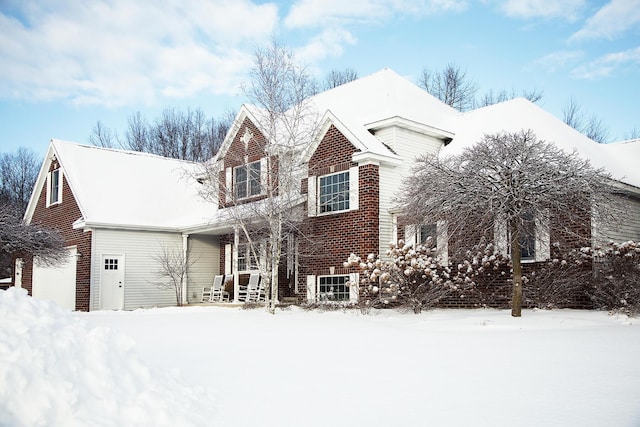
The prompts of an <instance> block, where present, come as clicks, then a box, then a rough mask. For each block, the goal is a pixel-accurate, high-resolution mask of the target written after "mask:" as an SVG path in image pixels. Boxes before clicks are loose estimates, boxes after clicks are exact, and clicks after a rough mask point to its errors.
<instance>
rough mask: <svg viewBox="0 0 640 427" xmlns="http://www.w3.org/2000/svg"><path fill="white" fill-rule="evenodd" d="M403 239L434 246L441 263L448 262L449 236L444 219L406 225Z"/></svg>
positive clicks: (408, 241)
mask: <svg viewBox="0 0 640 427" xmlns="http://www.w3.org/2000/svg"><path fill="white" fill-rule="evenodd" d="M429 238H431V239H429ZM404 241H405V242H406V243H409V244H413V245H425V246H428V247H430V248H436V250H437V254H438V255H439V256H440V259H441V261H442V263H443V264H444V265H447V264H448V262H449V236H448V231H447V223H446V221H442V220H441V221H437V223H436V224H421V225H413V224H411V225H407V226H406V227H405V231H404ZM427 243H428V245H427Z"/></svg>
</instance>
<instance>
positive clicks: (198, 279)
mask: <svg viewBox="0 0 640 427" xmlns="http://www.w3.org/2000/svg"><path fill="white" fill-rule="evenodd" d="M189 259H190V261H192V262H193V264H192V267H191V268H190V270H189V272H188V275H189V280H188V285H187V302H189V303H194V302H200V300H201V298H202V288H203V287H209V286H211V283H213V276H215V275H216V274H220V241H219V239H218V237H217V236H206V235H191V236H189Z"/></svg>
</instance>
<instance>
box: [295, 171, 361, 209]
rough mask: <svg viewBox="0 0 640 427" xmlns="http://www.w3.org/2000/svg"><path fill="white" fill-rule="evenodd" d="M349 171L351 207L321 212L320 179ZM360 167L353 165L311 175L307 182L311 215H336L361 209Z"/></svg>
mask: <svg viewBox="0 0 640 427" xmlns="http://www.w3.org/2000/svg"><path fill="white" fill-rule="evenodd" d="M345 172H347V173H348V174H349V208H348V209H342V210H339V211H330V212H322V213H321V212H320V179H321V178H326V177H328V176H332V175H338V174H341V173H345ZM358 181H359V167H358V166H353V167H351V168H349V169H345V170H341V171H336V172H332V173H328V174H324V175H317V176H316V175H311V176H309V178H308V182H307V186H308V188H307V205H308V215H309V216H326V215H335V214H339V213H343V212H350V211H355V210H358V209H359V207H360V206H359V202H360V201H359V199H360V197H359V193H360V189H359V185H358Z"/></svg>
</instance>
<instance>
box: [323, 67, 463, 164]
mask: <svg viewBox="0 0 640 427" xmlns="http://www.w3.org/2000/svg"><path fill="white" fill-rule="evenodd" d="M311 102H312V103H313V104H314V105H315V106H316V108H317V110H318V113H319V114H320V115H323V116H326V115H327V114H328V113H329V114H330V115H331V116H332V117H333V118H337V119H338V120H339V124H341V125H343V126H344V127H345V128H346V129H348V130H349V132H350V133H351V134H352V135H353V136H354V137H355V138H357V141H353V142H354V143H356V144H357V143H359V144H361V146H360V147H358V148H360V150H361V151H363V152H369V153H372V154H376V155H382V156H391V157H395V154H394V153H393V152H392V151H391V150H389V148H388V147H387V146H386V145H384V144H383V143H382V141H380V139H378V138H377V137H375V136H374V135H372V134H371V132H369V129H372V128H375V127H376V124H378V123H381V122H383V121H385V120H389V119H394V118H401V119H404V120H406V121H411V122H415V123H421V124H426V125H428V126H429V127H430V128H432V129H433V130H434V131H440V132H441V133H442V135H443V137H444V136H447V135H448V134H449V131H448V129H447V126H449V123H450V122H451V120H452V118H453V117H457V116H458V115H459V114H460V113H458V111H456V110H455V109H453V108H451V107H449V106H448V105H446V104H444V103H442V102H441V101H440V100H438V99H437V98H435V97H434V96H432V95H430V94H429V93H427V92H426V91H424V90H423V89H421V88H419V87H418V86H416V85H414V84H413V83H411V82H410V81H408V80H406V79H405V78H403V77H401V76H400V75H398V74H397V73H396V72H394V71H393V70H390V69H388V68H385V69H383V70H380V71H378V72H376V73H374V74H371V75H369V76H366V77H363V78H360V79H357V80H354V81H352V82H349V83H346V84H343V85H340V86H338V87H336V88H333V89H331V90H328V91H326V92H322V93H320V94H318V95H315V96H314V97H312V98H311ZM334 120H335V119H334ZM336 124H338V123H336Z"/></svg>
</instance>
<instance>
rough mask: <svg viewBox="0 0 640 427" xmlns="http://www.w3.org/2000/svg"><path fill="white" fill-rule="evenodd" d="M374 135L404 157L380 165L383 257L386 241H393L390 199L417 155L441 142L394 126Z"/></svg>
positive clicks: (438, 147) (394, 196)
mask: <svg viewBox="0 0 640 427" xmlns="http://www.w3.org/2000/svg"><path fill="white" fill-rule="evenodd" d="M376 136H377V137H378V138H380V139H381V140H382V141H383V142H384V143H385V144H387V145H388V146H390V147H392V148H393V150H394V151H395V152H396V154H398V155H400V156H402V157H403V158H404V159H405V161H404V162H403V163H402V164H401V165H399V166H388V165H385V164H382V165H380V230H379V231H380V255H381V256H385V254H386V252H387V249H388V248H389V242H391V241H393V240H394V230H393V228H394V224H393V216H392V214H391V212H390V211H391V209H392V208H393V207H394V206H393V200H394V198H396V197H397V196H398V195H399V191H400V189H401V187H402V181H403V178H405V177H407V176H409V175H410V174H411V169H412V167H413V165H414V164H415V159H416V158H417V157H418V156H421V155H424V154H428V153H432V154H435V153H436V152H437V151H438V150H439V149H440V147H441V146H442V141H440V140H437V139H435V138H432V137H429V136H427V135H424V134H421V133H418V132H413V131H410V130H408V129H403V128H400V127H397V126H393V127H389V128H385V129H382V130H379V131H377V132H376Z"/></svg>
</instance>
